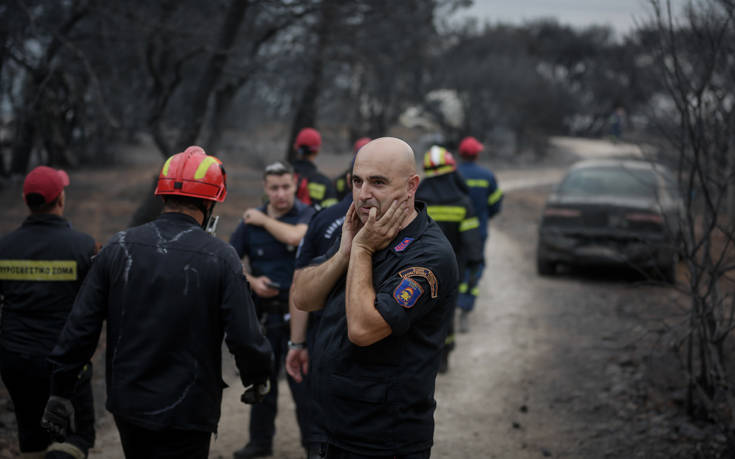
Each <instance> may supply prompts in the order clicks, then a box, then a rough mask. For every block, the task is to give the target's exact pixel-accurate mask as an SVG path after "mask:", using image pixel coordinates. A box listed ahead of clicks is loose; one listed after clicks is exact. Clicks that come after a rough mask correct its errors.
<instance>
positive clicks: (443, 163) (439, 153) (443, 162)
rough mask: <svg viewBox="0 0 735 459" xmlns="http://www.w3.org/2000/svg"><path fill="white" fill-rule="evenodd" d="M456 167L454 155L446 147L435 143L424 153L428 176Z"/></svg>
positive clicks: (440, 173)
mask: <svg viewBox="0 0 735 459" xmlns="http://www.w3.org/2000/svg"><path fill="white" fill-rule="evenodd" d="M456 169H457V162H456V161H455V160H454V156H452V154H451V153H450V152H449V151H447V149H446V148H444V147H440V146H438V145H434V146H432V147H431V148H430V149H429V151H427V152H426V153H425V154H424V172H425V173H426V176H427V177H433V176H436V175H442V174H446V173H449V172H452V171H455V170H456Z"/></svg>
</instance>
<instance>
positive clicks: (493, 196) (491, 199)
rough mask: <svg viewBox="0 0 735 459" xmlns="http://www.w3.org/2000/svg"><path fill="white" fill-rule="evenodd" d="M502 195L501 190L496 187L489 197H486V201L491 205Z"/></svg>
mask: <svg viewBox="0 0 735 459" xmlns="http://www.w3.org/2000/svg"><path fill="white" fill-rule="evenodd" d="M502 197H503V190H501V189H500V188H498V189H497V190H495V192H494V193H493V194H491V195H490V197H489V198H487V203H488V204H489V205H491V206H492V205H493V204H495V203H496V202H498V201H500V198H502Z"/></svg>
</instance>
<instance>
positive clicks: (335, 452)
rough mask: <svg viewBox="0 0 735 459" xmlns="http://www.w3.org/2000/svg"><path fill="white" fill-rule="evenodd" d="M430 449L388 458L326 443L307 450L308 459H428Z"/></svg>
mask: <svg viewBox="0 0 735 459" xmlns="http://www.w3.org/2000/svg"><path fill="white" fill-rule="evenodd" d="M430 457H431V449H427V450H426V451H419V452H417V453H410V454H400V455H390V456H363V455H362V454H356V453H352V452H350V451H347V450H344V449H341V448H337V447H336V446H334V445H328V444H326V443H324V444H322V445H319V446H316V447H312V448H311V449H309V458H308V459H429V458H430Z"/></svg>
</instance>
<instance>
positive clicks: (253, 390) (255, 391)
mask: <svg viewBox="0 0 735 459" xmlns="http://www.w3.org/2000/svg"><path fill="white" fill-rule="evenodd" d="M270 391H271V381H270V379H266V380H265V382H263V383H259V384H251V385H249V386H248V387H246V388H245V392H243V393H242V396H241V397H240V401H241V402H243V403H246V404H248V405H252V404H254V403H260V402H262V401H263V399H264V398H265V396H266V395H268V392H270Z"/></svg>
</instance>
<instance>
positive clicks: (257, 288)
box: [250, 276, 278, 298]
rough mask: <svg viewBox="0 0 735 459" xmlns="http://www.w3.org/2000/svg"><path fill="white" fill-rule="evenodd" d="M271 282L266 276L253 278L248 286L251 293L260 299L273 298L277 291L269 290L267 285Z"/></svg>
mask: <svg viewBox="0 0 735 459" xmlns="http://www.w3.org/2000/svg"><path fill="white" fill-rule="evenodd" d="M270 282H271V280H270V279H269V278H268V277H267V276H260V277H254V278H253V281H252V282H251V283H250V285H251V286H252V287H253V291H254V292H255V294H256V295H258V296H259V297H261V298H273V297H274V296H276V295H278V290H276V289H274V288H271V287H269V286H268V284H269V283H270Z"/></svg>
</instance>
